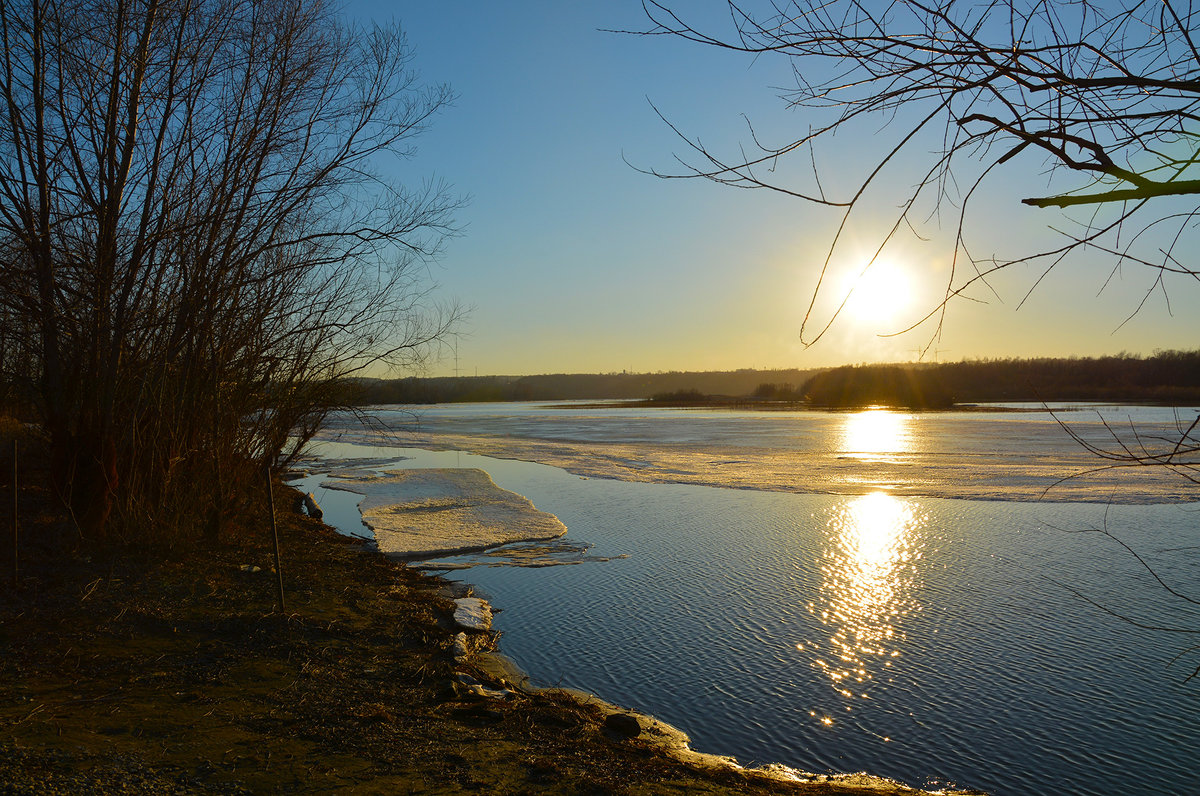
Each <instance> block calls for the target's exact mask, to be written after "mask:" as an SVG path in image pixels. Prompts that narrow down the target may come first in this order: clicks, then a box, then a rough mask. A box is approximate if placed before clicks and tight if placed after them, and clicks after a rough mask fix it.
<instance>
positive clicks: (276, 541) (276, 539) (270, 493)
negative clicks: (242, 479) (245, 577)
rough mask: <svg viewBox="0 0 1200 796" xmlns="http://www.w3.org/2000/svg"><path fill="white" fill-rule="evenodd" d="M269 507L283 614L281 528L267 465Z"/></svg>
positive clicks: (277, 592) (280, 607)
mask: <svg viewBox="0 0 1200 796" xmlns="http://www.w3.org/2000/svg"><path fill="white" fill-rule="evenodd" d="M266 473H267V505H268V506H270V507H271V539H272V542H273V544H274V548H275V594H276V596H277V597H278V598H279V612H280V613H283V611H284V603H283V567H281V566H280V564H279V528H278V527H277V526H276V524H275V491H274V490H273V489H272V488H271V466H270V465H267V468H266Z"/></svg>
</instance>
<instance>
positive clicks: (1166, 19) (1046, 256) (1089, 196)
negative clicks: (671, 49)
mask: <svg viewBox="0 0 1200 796" xmlns="http://www.w3.org/2000/svg"><path fill="white" fill-rule="evenodd" d="M726 5H727V8H728V12H729V18H730V26H729V28H728V29H727V31H726V32H724V33H722V32H719V31H711V30H701V29H700V27H699V26H697V25H695V24H692V23H691V22H689V21H688V20H687V19H685V18H684V15H682V14H680V13H676V12H674V11H672V10H671V9H669V8H668V7H666V6H665V5H662V4H660V3H659V2H656V0H647V2H645V3H644V7H645V10H646V13H647V15H648V17H649V19H650V20H651V23H652V27H651V28H650V29H649V30H647V31H643V32H642V33H643V35H667V36H674V37H681V38H684V39H687V40H690V41H694V42H698V43H701V44H704V45H709V46H713V47H719V48H722V49H727V50H734V51H738V52H743V53H747V54H749V55H752V56H754V57H756V58H770V57H783V58H785V59H787V61H788V63H789V65H790V66H791V69H792V75H793V76H794V78H795V80H794V85H792V86H789V88H788V90H787V91H786V92H785V93H784V95H783V99H784V100H785V101H786V103H787V104H788V105H789V107H791V108H792V109H794V110H796V111H798V112H800V113H802V114H803V116H802V117H801V118H802V121H803V123H804V124H805V127H806V129H805V130H804V131H803V134H801V135H796V136H793V137H789V138H786V139H785V141H784V143H782V144H766V143H764V136H763V135H762V134H761V133H760V132H759V131H756V130H754V129H753V127H752V129H751V132H752V148H751V149H750V150H748V154H747V150H742V149H739V150H737V151H736V152H735V153H734V154H733V155H732V156H731V157H726V156H722V155H721V154H720V153H719V152H715V151H713V150H712V149H710V148H708V147H707V146H705V145H704V144H702V143H701V142H700V140H699V139H697V138H690V137H688V136H687V135H685V134H684V133H682V132H681V131H679V130H678V128H673V129H675V130H676V132H677V133H679V135H680V136H681V137H682V138H683V139H684V140H685V141H686V143H687V145H688V148H689V154H687V155H685V156H682V157H680V158H679V160H680V163H681V164H682V166H683V167H684V168H683V169H682V171H680V172H677V173H666V172H661V171H655V172H653V173H656V174H658V176H662V177H680V178H689V177H690V178H695V177H699V178H703V179H709V180H713V181H716V182H719V183H723V184H726V185H731V186H736V187H740V188H751V189H767V190H772V191H778V192H780V193H782V194H785V195H787V196H790V197H795V198H798V199H801V200H805V201H808V202H811V203H813V204H817V205H824V206H828V207H831V208H835V209H836V210H837V212H838V213H839V214H840V218H839V222H838V223H837V225H836V230H837V231H836V232H835V233H834V234H833V235H832V240H831V243H830V245H829V248H828V251H827V256H826V258H825V260H824V263H823V265H822V267H821V269H820V275H819V277H818V280H817V285H816V288H815V290H814V292H813V297H812V301H811V303H810V304H809V307H808V311H807V313H806V315H805V318H804V322H803V325H802V330H801V338H802V340H804V342H806V343H808V344H811V343H813V342H815V341H816V340H818V339H820V338H821V336H822V335H824V334H825V333H826V332H827V331H828V330H829V328H830V327H831V326H832V324H833V323H834V322H835V321H836V319H837V317H838V314H839V313H840V311H841V309H842V308H843V307H845V306H846V303H847V300H848V298H849V296H848V295H845V296H842V297H841V299H840V303H838V301H839V300H838V297H835V298H834V305H835V306H836V309H834V310H833V311H832V312H830V313H829V314H828V317H825V318H824V319H819V318H817V317H816V316H815V314H814V310H815V308H816V307H817V300H818V297H819V295H820V294H821V293H822V292H824V291H825V290H827V284H828V276H829V274H830V266H831V263H832V262H833V261H834V259H835V256H836V255H837V253H838V251H839V247H840V246H843V245H845V240H844V236H845V233H846V230H847V229H848V228H849V227H850V224H851V219H852V217H853V216H854V214H855V213H856V212H862V211H863V210H864V209H866V208H868V207H871V208H872V209H874V207H873V205H872V199H873V198H874V197H876V196H877V195H879V194H882V195H884V196H885V197H886V198H889V199H891V200H892V201H891V204H892V205H893V206H898V210H897V211H896V212H895V214H894V215H893V216H892V217H891V218H890V219H889V220H888V222H887V223H886V224H885V225H884V231H883V233H882V234H881V237H880V239H879V240H878V241H877V242H876V243H875V244H873V246H872V249H873V251H874V257H872V258H871V260H870V262H869V263H868V264H867V265H866V267H864V268H863V269H862V274H863V275H867V271H868V270H869V268H870V266H871V264H872V263H874V262H875V260H876V258H878V257H879V255H880V253H881V252H882V251H883V249H884V247H885V246H887V245H889V243H890V242H892V240H893V239H894V238H895V237H896V236H897V235H899V234H901V233H906V232H909V231H911V232H913V233H914V234H917V235H921V234H922V231H923V225H924V223H925V221H926V219H928V218H938V219H940V215H941V214H943V213H944V212H945V211H950V212H949V215H950V217H951V218H952V219H953V222H952V224H951V226H952V228H953V238H952V244H951V247H952V250H953V251H952V262H953V264H954V266H953V267H952V269H951V273H950V277H949V279H948V281H947V283H946V285H945V289H944V293H943V294H942V296H941V297H940V299H939V300H937V301H935V302H934V304H935V306H933V307H932V309H931V311H930V313H929V314H928V315H926V316H925V317H924V318H921V319H919V320H918V322H917V324H914V326H916V325H919V324H920V323H923V322H925V321H929V320H933V321H934V326H935V329H936V331H935V333H934V338H933V339H936V336H937V334H938V333H940V328H941V320H942V319H943V317H944V312H945V309H946V306H947V303H948V302H949V301H950V300H951V299H953V298H955V297H958V296H962V295H964V294H965V293H966V292H967V291H968V290H970V289H971V288H972V287H973V286H976V285H978V284H980V283H985V284H986V283H987V280H988V278H989V276H991V275H993V274H995V273H996V272H997V271H1000V270H1002V269H1005V268H1008V267H1010V266H1013V265H1015V264H1038V265H1040V266H1041V267H1042V268H1041V274H1042V276H1044V275H1045V273H1046V272H1048V271H1049V270H1051V269H1053V268H1055V267H1056V266H1058V265H1059V264H1060V263H1062V262H1064V261H1065V260H1066V259H1067V258H1069V257H1073V256H1078V255H1088V256H1089V257H1091V258H1092V259H1093V260H1094V261H1098V262H1106V263H1111V267H1112V269H1113V271H1112V272H1109V273H1113V272H1115V271H1116V269H1119V268H1122V267H1123V266H1125V265H1133V266H1138V267H1144V268H1147V269H1149V273H1150V277H1151V278H1150V282H1149V284H1150V286H1149V289H1148V290H1147V291H1146V293H1145V294H1144V295H1143V296H1141V297H1140V300H1137V301H1135V306H1134V307H1133V309H1132V313H1134V314H1136V312H1138V311H1139V310H1140V309H1141V307H1142V306H1143V305H1144V303H1145V301H1146V300H1147V299H1148V298H1149V297H1150V296H1151V295H1153V294H1154V293H1155V292H1161V294H1162V295H1163V297H1164V298H1166V299H1168V300H1169V292H1168V288H1167V283H1166V280H1167V279H1168V278H1169V277H1174V278H1182V279H1184V280H1188V281H1191V280H1197V279H1200V268H1198V267H1197V266H1196V264H1195V261H1194V257H1195V252H1196V251H1197V250H1198V249H1197V243H1198V242H1200V241H1197V240H1196V227H1197V221H1198V220H1200V218H1198V217H1200V198H1198V197H1200V165H1198V164H1200V150H1198V148H1197V140H1198V135H1200V115H1198V113H1200V107H1198V104H1200V49H1198V41H1197V39H1198V38H1200V30H1198V28H1200V9H1197V8H1195V6H1194V5H1193V4H1192V3H1190V2H1186V3H1181V2H1177V1H1176V0H1156V2H1145V1H1144V0H1112V1H1111V2H1097V1H1095V0H1069V1H1068V2H1049V1H1048V0H984V1H983V2H975V0H970V1H969V2H967V1H964V0H929V1H928V2H922V1H920V0H917V1H913V0H896V1H894V2H884V3H869V2H864V1H863V0H824V1H821V2H778V0H766V1H765V2H763V3H761V4H757V3H749V4H742V3H738V2H729V3H727V4H726ZM668 123H669V122H668ZM866 125H875V126H876V127H877V126H882V127H883V128H884V129H885V130H889V131H890V134H888V135H886V136H883V137H882V140H883V141H884V142H885V143H884V145H883V148H882V154H881V155H880V157H879V158H878V159H877V160H871V161H868V162H867V163H866V164H865V168H864V171H863V175H864V176H862V177H861V179H858V180H857V181H854V180H852V181H851V182H850V183H849V184H848V185H846V184H845V182H844V180H837V179H835V178H834V177H835V176H836V177H842V176H843V175H845V174H846V173H847V172H848V171H852V167H853V165H854V164H847V163H846V162H845V160H844V159H842V160H839V161H838V163H837V165H836V167H834V168H832V169H830V171H834V170H836V172H837V174H836V175H831V174H829V173H822V168H821V163H822V160H821V157H820V152H819V151H818V148H819V147H820V146H821V145H822V144H824V143H825V142H826V141H828V140H829V139H832V138H833V136H834V135H836V134H837V133H839V132H843V133H845V132H850V131H863V130H864V127H865V126H866ZM868 131H869V132H877V130H876V128H875V127H872V128H870V129H869V130H868ZM877 139H878V136H877ZM789 159H800V160H801V162H802V163H804V164H805V165H807V168H806V169H805V170H804V172H803V173H805V174H807V175H808V179H807V182H803V181H802V182H799V183H796V182H779V181H777V179H778V175H779V174H792V175H794V174H795V172H788V171H786V170H785V169H782V168H780V165H781V164H782V163H784V162H785V161H787V160H789ZM901 165H903V167H904V169H909V170H915V174H916V175H917V176H916V179H915V180H911V181H907V182H901V181H899V180H896V179H895V176H894V175H895V173H896V171H897V170H898V169H899V167H900V166H901ZM904 169H899V170H901V171H904ZM1037 170H1041V171H1042V173H1043V174H1044V185H1043V188H1042V190H1040V191H1037V192H1036V193H1034V192H1031V194H1027V195H1026V196H1025V197H1024V198H1023V199H1021V201H1022V202H1023V203H1024V204H1025V205H1027V206H1030V207H1033V208H1039V209H1041V210H1044V211H1045V212H1047V213H1053V214H1054V215H1053V217H1052V219H1050V224H1049V225H1050V226H1051V227H1052V228H1053V229H1054V231H1055V232H1056V233H1057V235H1058V236H1059V237H1058V238H1057V239H1056V240H1053V241H1052V242H1051V243H1049V244H1047V245H1045V246H1035V247H1033V248H1032V249H1031V250H1024V251H1017V252H1015V253H1013V254H1010V255H1005V256H999V255H995V254H986V255H984V254H978V253H976V251H975V248H974V247H973V245H972V240H973V239H974V235H976V234H978V230H976V229H975V228H974V227H973V226H972V220H973V216H972V214H971V210H972V208H973V207H974V206H975V204H976V203H978V202H980V201H981V199H983V198H985V197H986V198H988V199H990V198H991V197H990V196H989V194H990V188H991V186H993V185H995V184H996V183H997V182H999V181H1000V180H1001V178H1002V177H1006V176H1008V175H1010V174H1012V173H1017V174H1029V173H1031V172H1034V171H1037ZM905 173H909V172H905ZM835 185H837V186H840V192H839V191H838V190H836V189H834V188H832V187H831V186H835ZM898 186H901V187H898ZM985 224H988V225H990V220H988V221H985ZM1105 271H1107V269H1105ZM1102 273H1103V271H1102ZM867 278H869V275H867ZM1040 281H1041V277H1039V278H1038V279H1037V280H1036V281H1035V283H1034V285H1033V288H1036V286H1037V282H1040ZM1033 288H1030V289H1031V290H1032V289H1033ZM911 328H913V327H909V329H911ZM903 331H908V329H905V330H903ZM1109 430H1110V432H1111V434H1110V436H1111V439H1110V441H1109V442H1099V441H1089V440H1085V439H1083V438H1082V437H1080V436H1079V435H1078V434H1075V433H1074V432H1073V431H1072V430H1071V429H1069V428H1068V429H1067V431H1068V433H1071V434H1072V435H1073V436H1074V437H1075V438H1076V440H1077V441H1078V442H1079V443H1080V444H1081V445H1083V446H1084V447H1085V448H1086V449H1087V450H1089V451H1090V452H1092V453H1093V454H1094V455H1096V456H1097V457H1098V458H1099V459H1100V460H1101V461H1102V462H1103V464H1102V465H1101V466H1102V467H1104V468H1114V467H1143V466H1151V467H1159V468H1165V469H1166V470H1168V471H1170V472H1172V473H1174V474H1176V475H1178V476H1180V477H1183V478H1185V479H1187V480H1189V481H1191V482H1193V483H1195V482H1197V480H1198V479H1197V473H1198V472H1200V421H1197V420H1194V419H1193V420H1190V421H1189V420H1187V419H1183V420H1181V421H1179V422H1178V423H1177V429H1176V431H1175V433H1174V434H1167V435H1164V436H1154V435H1148V434H1143V433H1141V432H1140V431H1139V430H1138V429H1136V428H1135V429H1131V430H1130V431H1129V432H1128V433H1119V432H1118V431H1117V430H1116V429H1114V428H1111V427H1110V429H1109ZM1092 531H1093V532H1102V533H1103V534H1104V535H1105V536H1107V537H1109V538H1111V539H1113V540H1115V541H1116V542H1117V543H1118V544H1119V545H1120V546H1121V547H1123V548H1124V549H1125V550H1126V551H1127V552H1129V553H1131V554H1133V555H1134V556H1135V558H1137V560H1138V561H1139V562H1140V563H1141V564H1142V565H1143V566H1145V567H1146V569H1147V570H1149V573H1150V575H1152V576H1153V577H1154V578H1155V579H1157V580H1158V583H1159V585H1160V586H1161V587H1163V588H1164V589H1165V590H1166V591H1167V592H1168V593H1169V594H1170V595H1171V597H1172V598H1176V599H1181V600H1183V601H1185V602H1186V603H1187V604H1188V605H1195V604H1196V600H1195V599H1194V598H1191V597H1187V596H1185V595H1182V594H1181V593H1179V592H1178V591H1176V590H1175V589H1173V588H1172V587H1170V586H1169V585H1168V584H1167V583H1166V582H1164V581H1163V580H1162V579H1160V578H1158V575H1157V573H1155V572H1154V570H1153V569H1152V568H1151V567H1150V566H1149V565H1148V564H1146V561H1145V559H1143V558H1142V557H1141V556H1139V555H1138V554H1137V553H1135V552H1134V550H1133V548H1132V547H1130V546H1129V545H1128V544H1126V543H1125V542H1123V541H1121V540H1120V539H1118V538H1117V537H1116V536H1115V535H1113V534H1112V533H1111V532H1109V531H1108V530H1107V528H1105V529H1092ZM1089 601H1091V600H1089ZM1100 607H1102V608H1104V610H1108V611H1110V612H1111V613H1115V614H1116V615H1118V616H1122V618H1126V616H1125V615H1124V614H1121V613H1120V612H1114V611H1112V609H1111V608H1108V607H1105V606H1100ZM1143 626H1145V625H1143ZM1155 629H1160V630H1170V631H1171V632H1181V633H1188V634H1195V633H1196V632H1197V631H1196V630H1195V629H1193V628H1183V629H1178V628H1161V627H1156V628H1155ZM1196 649H1197V648H1195V647H1193V648H1190V649H1188V650H1185V651H1184V653H1182V654H1187V653H1190V652H1195V651H1196ZM1197 672H1200V669H1197V670H1196V671H1193V673H1192V676H1195V675H1196V673H1197Z"/></svg>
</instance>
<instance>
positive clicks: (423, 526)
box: [322, 469, 567, 557]
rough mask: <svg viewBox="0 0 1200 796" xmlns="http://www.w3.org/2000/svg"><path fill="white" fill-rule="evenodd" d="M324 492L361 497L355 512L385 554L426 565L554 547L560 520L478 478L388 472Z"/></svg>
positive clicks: (455, 472) (562, 529)
mask: <svg viewBox="0 0 1200 796" xmlns="http://www.w3.org/2000/svg"><path fill="white" fill-rule="evenodd" d="M322 486H325V487H327V488H332V489H342V490H346V491H349V492H356V493H358V494H361V495H363V496H364V497H363V499H362V501H360V502H359V504H358V507H359V510H360V511H361V512H362V518H363V522H364V523H366V525H367V526H368V527H369V528H370V529H371V530H372V531H374V532H375V539H376V543H377V544H378V546H379V550H380V551H381V552H383V553H389V554H391V555H398V556H405V557H428V556H436V555H446V554H448V553H454V552H465V551H470V550H485V549H487V548H490V547H496V546H498V545H503V544H508V543H510V542H523V541H539V540H545V539H556V538H558V537H559V536H562V535H563V534H565V533H566V532H567V526H565V525H563V524H562V522H560V521H559V519H558V517H555V516H554V515H553V514H549V513H547V512H544V511H539V510H538V509H537V508H535V507H534V505H533V503H531V502H530V501H529V500H528V499H527V498H524V497H522V496H521V495H518V494H516V493H515V492H509V491H508V490H506V489H501V488H500V487H498V486H496V484H495V482H494V481H492V479H491V476H489V475H488V474H487V473H485V472H484V471H483V470H472V469H426V470H389V471H387V472H386V473H384V474H383V475H380V476H367V477H360V478H352V479H345V480H337V481H327V482H325V483H324V484H322Z"/></svg>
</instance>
